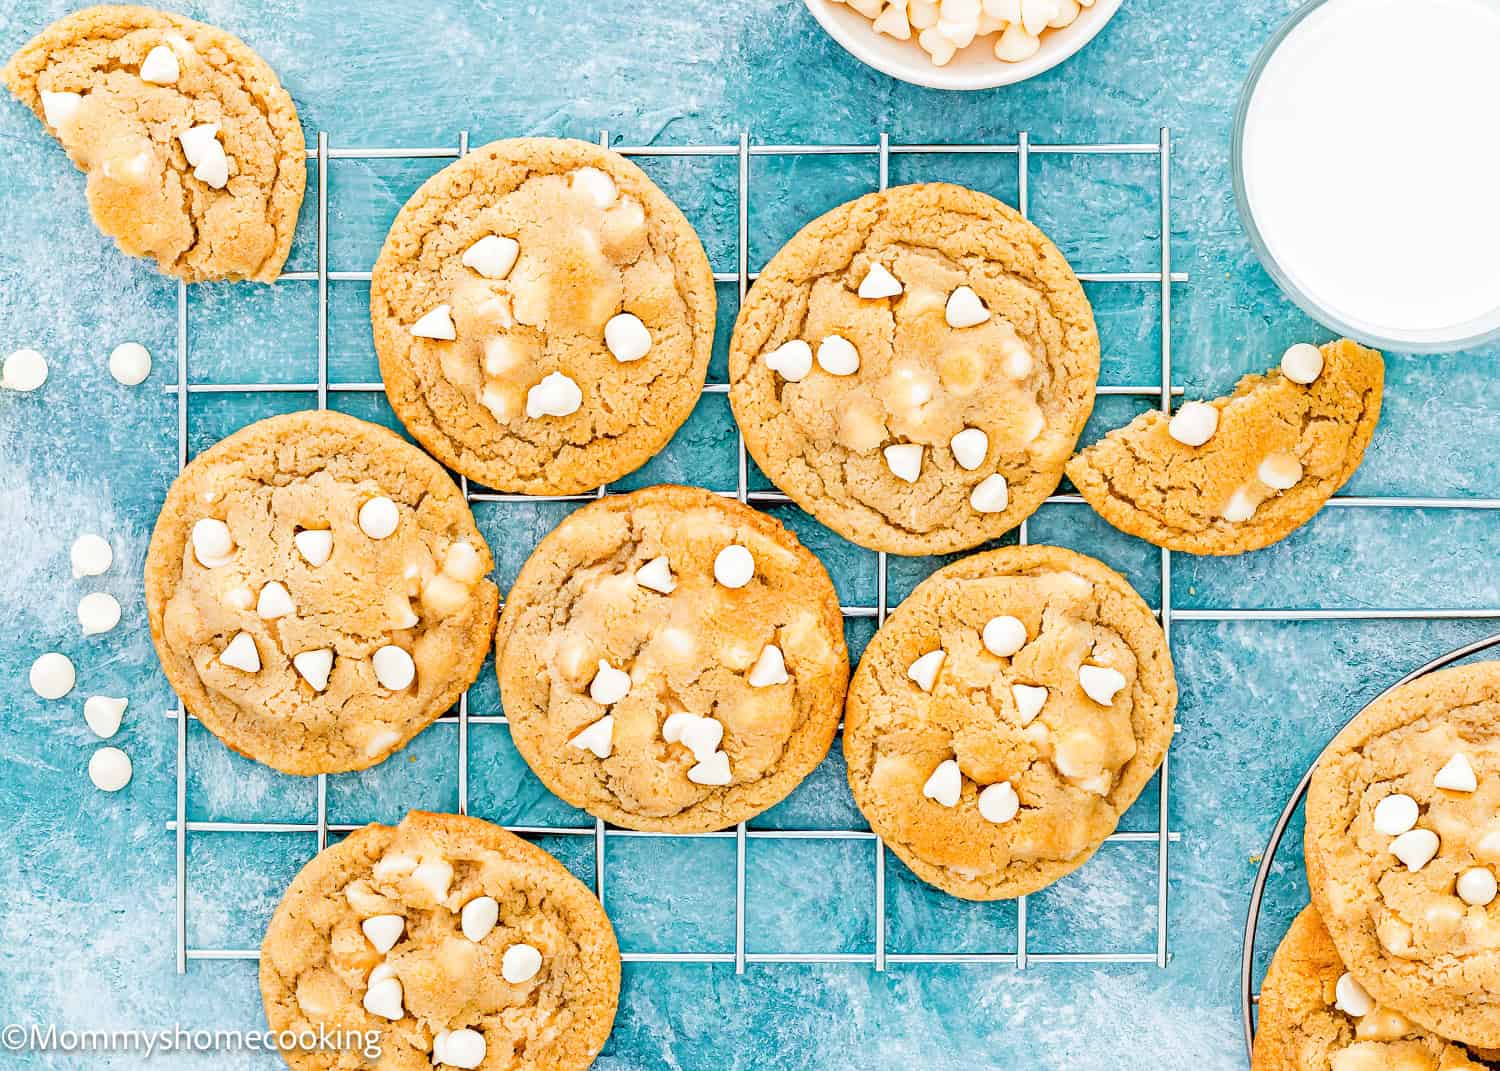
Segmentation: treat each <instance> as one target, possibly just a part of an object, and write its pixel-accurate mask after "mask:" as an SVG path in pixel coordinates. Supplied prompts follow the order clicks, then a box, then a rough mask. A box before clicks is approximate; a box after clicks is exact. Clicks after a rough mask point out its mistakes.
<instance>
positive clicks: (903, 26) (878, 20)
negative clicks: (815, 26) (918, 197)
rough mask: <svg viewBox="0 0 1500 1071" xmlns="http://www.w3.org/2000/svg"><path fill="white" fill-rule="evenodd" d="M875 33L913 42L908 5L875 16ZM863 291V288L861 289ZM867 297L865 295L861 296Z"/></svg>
mask: <svg viewBox="0 0 1500 1071" xmlns="http://www.w3.org/2000/svg"><path fill="white" fill-rule="evenodd" d="M874 27H875V32H876V33H883V34H885V35H887V36H888V37H894V38H895V39H896V40H898V41H910V40H911V23H910V22H909V21H907V17H906V4H905V2H904V0H903V2H902V3H893V4H891V6H890V7H888V8H886V9H885V10H884V11H882V12H881V13H880V14H879V15H877V16H875V22H874ZM861 289H863V288H861ZM859 296H860V297H865V296H867V295H865V294H864V293H861V294H860V295H859Z"/></svg>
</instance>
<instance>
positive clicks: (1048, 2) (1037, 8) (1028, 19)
mask: <svg viewBox="0 0 1500 1071" xmlns="http://www.w3.org/2000/svg"><path fill="white" fill-rule="evenodd" d="M1056 17H1057V0H1021V27H1022V29H1024V30H1025V31H1026V32H1027V33H1029V34H1031V35H1032V36H1034V37H1036V36H1040V35H1041V32H1042V31H1043V30H1045V29H1046V28H1047V24H1048V23H1050V22H1051V21H1052V20H1053V19H1054V18H1056Z"/></svg>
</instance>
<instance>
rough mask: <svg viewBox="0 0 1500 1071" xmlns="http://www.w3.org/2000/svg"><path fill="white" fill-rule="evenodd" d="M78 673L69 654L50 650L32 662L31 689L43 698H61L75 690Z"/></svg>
mask: <svg viewBox="0 0 1500 1071" xmlns="http://www.w3.org/2000/svg"><path fill="white" fill-rule="evenodd" d="M76 679H77V674H76V673H75V672H74V671H73V663H72V662H71V661H70V660H69V659H68V656H67V655H63V654H58V653H57V652H56V651H51V652H48V653H47V654H44V655H42V656H41V657H39V658H38V659H37V660H36V661H35V662H33V663H31V690H32V691H33V692H35V693H36V694H37V695H39V696H41V697H42V698H43V699H61V698H62V697H63V696H65V695H67V694H68V693H69V692H71V691H72V690H73V682H74V681H75V680H76Z"/></svg>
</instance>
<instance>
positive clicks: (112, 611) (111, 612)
mask: <svg viewBox="0 0 1500 1071" xmlns="http://www.w3.org/2000/svg"><path fill="white" fill-rule="evenodd" d="M78 623H79V624H80V625H82V626H83V634H84V635H85V636H97V635H99V634H100V633H103V632H108V631H109V630H110V629H112V628H114V627H115V626H116V625H118V624H119V623H120V602H119V600H118V599H116V598H115V597H114V596H113V595H111V594H110V593H109V592H107V591H91V592H89V593H88V594H87V595H85V596H84V597H83V598H81V599H79V600H78Z"/></svg>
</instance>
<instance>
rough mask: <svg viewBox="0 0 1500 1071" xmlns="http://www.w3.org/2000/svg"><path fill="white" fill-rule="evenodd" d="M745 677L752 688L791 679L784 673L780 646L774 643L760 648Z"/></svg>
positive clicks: (784, 658)
mask: <svg viewBox="0 0 1500 1071" xmlns="http://www.w3.org/2000/svg"><path fill="white" fill-rule="evenodd" d="M745 679H746V680H747V681H749V683H750V687H752V688H769V687H771V686H773V685H777V684H785V683H786V682H787V681H789V680H791V678H790V677H788V676H787V673H786V657H785V656H784V655H783V654H782V653H781V648H780V647H777V646H776V645H775V644H774V643H768V644H766V645H765V646H764V647H763V648H761V652H760V657H759V658H757V659H756V660H755V665H753V666H751V667H750V675H749V676H748V677H746V678H745Z"/></svg>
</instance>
